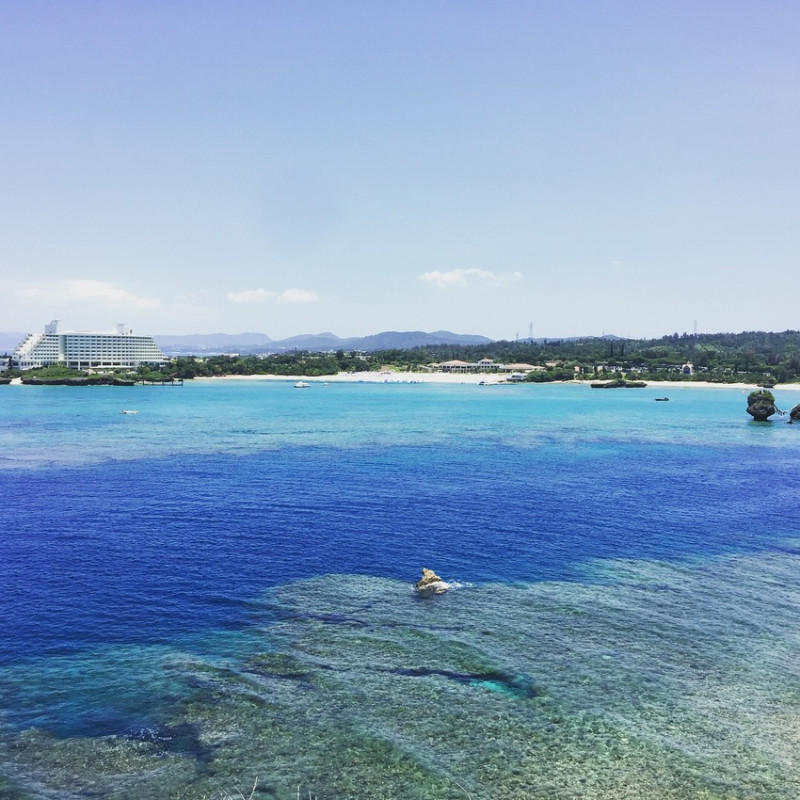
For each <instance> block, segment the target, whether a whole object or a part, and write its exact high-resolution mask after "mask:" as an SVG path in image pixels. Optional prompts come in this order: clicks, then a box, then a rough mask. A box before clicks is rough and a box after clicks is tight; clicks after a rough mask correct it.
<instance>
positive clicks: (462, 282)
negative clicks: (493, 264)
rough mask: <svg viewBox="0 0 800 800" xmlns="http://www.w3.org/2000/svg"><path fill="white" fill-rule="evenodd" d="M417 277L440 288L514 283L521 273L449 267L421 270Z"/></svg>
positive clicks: (520, 278) (518, 279)
mask: <svg viewBox="0 0 800 800" xmlns="http://www.w3.org/2000/svg"><path fill="white" fill-rule="evenodd" d="M419 278H420V280H422V281H425V283H431V284H433V285H434V286H437V287H438V288H440V289H446V288H448V287H450V286H469V285H470V284H475V283H479V284H482V285H484V286H505V285H506V284H508V283H516V282H517V281H520V280H522V273H521V272H506V273H505V274H503V275H497V274H495V273H494V272H489V270H486V269H476V268H471V269H451V270H449V271H448V272H442V271H441V270H438V269H435V270H433V271H432V272H423V273H422V275H420V276H419Z"/></svg>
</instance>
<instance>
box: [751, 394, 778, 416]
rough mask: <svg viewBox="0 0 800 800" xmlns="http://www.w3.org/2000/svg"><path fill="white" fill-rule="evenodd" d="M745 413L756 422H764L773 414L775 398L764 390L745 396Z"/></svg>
mask: <svg viewBox="0 0 800 800" xmlns="http://www.w3.org/2000/svg"><path fill="white" fill-rule="evenodd" d="M747 413H748V414H749V415H750V416H751V417H752V418H753V419H754V420H757V421H758V422H764V421H765V420H767V419H769V417H771V416H772V415H773V414H774V413H775V397H774V396H773V394H772V392H768V391H767V390H766V389H759V390H758V391H755V392H750V394H749V395H747Z"/></svg>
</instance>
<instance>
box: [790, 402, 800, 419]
mask: <svg viewBox="0 0 800 800" xmlns="http://www.w3.org/2000/svg"><path fill="white" fill-rule="evenodd" d="M789 419H790V420H791V421H792V422H800V404H798V405H796V406H795V407H794V408H793V409H792V410H791V411H790V412H789Z"/></svg>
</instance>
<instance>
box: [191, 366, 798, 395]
mask: <svg viewBox="0 0 800 800" xmlns="http://www.w3.org/2000/svg"><path fill="white" fill-rule="evenodd" d="M192 380H193V381H283V382H285V383H292V382H295V383H296V382H297V381H303V382H305V383H310V384H324V383H446V384H454V385H458V384H461V385H471V386H477V385H479V384H480V383H481V381H483V382H484V383H485V385H486V386H518V385H528V384H527V382H526V381H509V380H507V379H506V378H505V377H503V376H501V375H498V374H495V373H466V374H455V373H448V372H388V371H383V372H339V373H337V374H336V375H319V376H313V377H309V376H308V375H217V376H205V375H203V376H198V377H196V378H192ZM595 382H596V379H592V380H572V381H552V382H548V383H542V384H534V385H541V386H546V385H549V384H550V383H557V384H562V385H563V384H575V385H583V386H587V387H588V386H589V385H590V384H591V383H595ZM645 383H647V386H646V387H642V388H659V389H737V390H739V391H742V390H747V391H754V390H756V389H759V388H760V387H759V386H757V385H756V384H753V383H712V382H710V381H645ZM609 391H613V390H609ZM769 391H800V383H781V384H777V385H776V386H775V387H774V388H773V389H771V390H769Z"/></svg>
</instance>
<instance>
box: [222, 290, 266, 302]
mask: <svg viewBox="0 0 800 800" xmlns="http://www.w3.org/2000/svg"><path fill="white" fill-rule="evenodd" d="M274 295H275V292H271V291H269V289H245V290H244V291H243V292H228V300H230V301H231V302H232V303H265V302H266V301H267V300H269V299H271V298H272V297H274Z"/></svg>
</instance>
